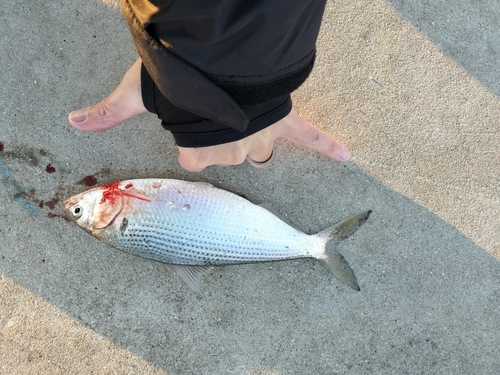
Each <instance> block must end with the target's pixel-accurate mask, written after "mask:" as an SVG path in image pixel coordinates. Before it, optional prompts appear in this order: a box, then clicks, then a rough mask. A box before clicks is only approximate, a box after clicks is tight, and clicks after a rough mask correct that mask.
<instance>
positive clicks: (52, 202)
mask: <svg viewBox="0 0 500 375" xmlns="http://www.w3.org/2000/svg"><path fill="white" fill-rule="evenodd" d="M58 203H59V197H58V196H55V197H54V198H52V199H51V200H50V201H47V202H44V201H40V203H38V207H40V208H43V207H44V206H48V207H49V208H50V209H51V210H53V209H54V208H55V207H56V204H58Z"/></svg>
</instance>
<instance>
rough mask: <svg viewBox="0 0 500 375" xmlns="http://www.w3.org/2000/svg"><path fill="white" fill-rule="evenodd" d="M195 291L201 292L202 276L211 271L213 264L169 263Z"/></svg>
mask: <svg viewBox="0 0 500 375" xmlns="http://www.w3.org/2000/svg"><path fill="white" fill-rule="evenodd" d="M168 266H169V267H170V269H171V270H172V271H174V272H175V273H176V274H177V276H179V277H180V278H181V279H182V280H183V281H184V282H185V283H186V284H187V285H188V286H189V287H190V288H191V289H192V290H193V291H195V292H196V293H200V290H201V277H202V276H203V275H206V274H207V273H209V272H210V270H211V269H212V268H213V267H212V266H183V265H179V264H169V265H168Z"/></svg>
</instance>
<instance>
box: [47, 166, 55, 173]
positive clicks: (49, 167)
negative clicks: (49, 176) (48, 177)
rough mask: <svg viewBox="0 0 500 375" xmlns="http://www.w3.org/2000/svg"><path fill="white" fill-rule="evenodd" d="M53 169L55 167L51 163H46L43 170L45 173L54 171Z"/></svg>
mask: <svg viewBox="0 0 500 375" xmlns="http://www.w3.org/2000/svg"><path fill="white" fill-rule="evenodd" d="M55 171H56V169H55V168H54V167H53V166H52V165H51V164H47V166H46V167H45V172H47V173H54V172H55Z"/></svg>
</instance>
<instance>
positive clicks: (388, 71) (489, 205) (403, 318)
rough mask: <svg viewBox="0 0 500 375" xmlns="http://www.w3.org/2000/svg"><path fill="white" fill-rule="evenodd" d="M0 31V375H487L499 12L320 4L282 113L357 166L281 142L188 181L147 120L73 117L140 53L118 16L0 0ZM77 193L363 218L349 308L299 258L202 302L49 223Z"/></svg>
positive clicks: (342, 292)
mask: <svg viewBox="0 0 500 375" xmlns="http://www.w3.org/2000/svg"><path fill="white" fill-rule="evenodd" d="M0 20H1V26H0V29H1V33H0V36H1V37H0V50H1V51H2V52H1V53H0V77H1V80H0V82H1V83H0V142H1V143H0V149H3V150H2V151H1V152H0V182H1V183H2V186H1V187H0V374H9V375H10V374H169V375H177V374H178V375H180V374H183V375H184V374H213V375H215V374H224V375H225V374H245V375H247V374H248V375H257V374H259V375H291V374H301V375H305V374H454V375H457V374H499V373H500V350H499V348H500V263H499V259H500V218H499V214H498V213H499V212H500V199H499V193H500V188H499V186H500V175H499V165H500V156H499V155H500V136H499V128H500V123H499V118H500V68H499V67H500V43H499V40H500V5H499V3H498V1H494V0H482V1H477V0H463V1H460V2H456V1H453V0H442V1H438V2H430V1H424V0H413V1H403V0H373V1H368V0H364V1H361V0H360V1H348V0H340V1H329V2H328V4H327V9H326V14H325V17H324V24H323V27H322V30H321V35H320V38H319V40H318V58H317V64H316V67H315V69H314V71H313V73H312V76H311V77H310V79H309V80H308V81H307V82H306V84H304V85H303V86H302V87H301V88H300V89H299V90H298V91H297V92H296V93H295V94H294V103H295V107H296V108H297V109H298V111H299V112H300V113H301V114H302V115H303V116H304V117H305V118H307V119H308V120H309V121H311V122H312V123H314V124H316V125H317V126H318V127H320V128H322V129H324V130H325V131H326V132H328V133H329V134H332V135H333V136H335V137H336V138H337V139H339V140H340V141H342V142H343V143H345V144H346V145H347V146H348V147H349V148H350V150H351V151H352V158H351V161H350V162H348V163H346V164H343V165H340V164H337V163H335V162H333V161H332V160H329V159H327V158H326V157H323V156H320V155H318V154H315V153H313V152H312V151H309V150H305V149H303V148H301V147H298V146H296V145H294V144H291V143H289V142H285V141H280V142H278V144H277V146H276V150H275V155H276V156H275V159H274V160H273V162H272V164H271V165H270V166H269V167H268V168H267V169H264V170H256V169H253V168H252V167H250V166H248V165H246V164H245V165H241V166H236V167H230V168H218V167H211V168H208V169H207V170H205V171H204V172H202V173H200V174H194V173H188V172H186V171H184V170H183V169H182V168H180V166H179V165H178V163H177V151H176V147H175V146H174V144H173V141H172V138H171V136H170V135H169V134H168V133H167V132H165V131H163V130H162V128H161V127H160V126H159V123H158V120H157V119H156V118H155V116H154V115H152V114H144V115H141V116H138V117H136V118H134V119H132V120H130V121H128V122H127V123H126V124H124V125H122V126H119V127H117V128H114V129H113V130H110V131H108V132H105V133H99V134H88V133H82V132H78V131H76V130H75V129H73V128H72V127H71V126H70V125H69V124H68V122H67V120H66V118H67V115H68V113H69V112H70V111H72V110H74V109H77V108H80V107H82V106H87V105H90V104H93V103H95V102H97V101H99V100H101V99H102V98H103V97H105V96H106V95H107V94H108V93H109V92H110V91H111V90H112V89H114V87H115V86H116V85H117V84H118V83H119V81H120V79H121V77H122V75H123V74H124V72H125V71H126V70H127V69H128V67H129V66H130V65H131V64H132V63H133V62H134V61H135V59H136V57H137V55H136V51H135V49H134V46H133V44H132V42H131V38H130V35H129V32H128V30H127V28H126V25H125V22H124V20H123V19H122V17H121V14H120V11H119V9H118V8H117V7H116V3H115V1H114V0H107V1H105V0H101V1H97V0H95V1H92V0H86V1H83V0H82V1H73V2H71V1H70V2H68V1H63V0H50V1H32V0H4V1H3V3H2V7H1V8H0ZM49 164H50V165H49ZM89 176H91V177H89ZM85 177H87V180H86V181H87V182H89V180H92V179H93V178H95V181H96V182H97V183H98V184H104V183H107V182H113V181H117V180H124V179H129V178H141V177H164V178H181V179H186V180H191V181H208V182H211V183H213V184H215V185H216V186H219V187H222V188H224V189H227V190H230V191H233V192H235V193H238V194H243V195H244V196H246V197H247V198H248V199H250V200H252V201H253V202H256V203H260V202H270V203H271V204H273V206H274V207H275V208H276V210H277V211H279V212H280V213H281V214H282V215H284V216H286V217H287V218H288V219H289V220H290V221H291V222H292V223H293V224H295V225H296V226H297V227H299V228H300V229H302V230H304V231H306V232H308V233H313V232H317V231H319V230H321V229H323V228H325V227H327V226H329V225H331V224H333V223H335V222H337V221H339V220H341V219H343V218H345V217H347V216H349V215H351V214H354V213H357V212H359V211H362V210H366V209H372V210H373V214H372V216H371V218H370V220H369V222H368V223H367V224H365V225H364V226H363V228H362V229H361V230H360V231H358V232H357V233H356V234H355V235H354V236H353V237H352V238H350V239H349V240H347V241H346V242H344V243H343V245H342V246H341V248H340V250H341V252H342V253H343V254H344V255H345V257H346V258H347V259H348V261H349V263H350V264H351V266H352V268H353V269H354V271H355V273H356V275H357V277H358V280H359V282H360V286H361V292H357V293H356V292H353V291H352V290H350V289H349V288H348V287H346V286H345V285H343V284H341V283H340V282H338V281H337V280H336V279H335V278H333V277H332V276H331V275H330V274H329V273H328V271H326V270H325V269H324V268H323V267H322V266H321V265H320V264H318V263H316V262H313V261H307V260H297V261H289V262H281V263H273V264H258V265H244V266H232V267H225V268H219V269H216V270H214V271H213V272H211V274H210V275H208V276H207V277H205V279H204V285H203V288H202V291H201V293H200V294H198V295H197V294H195V293H193V292H191V291H190V290H189V289H188V288H187V287H186V286H185V285H184V284H183V283H182V281H180V279H179V278H178V277H177V276H176V275H174V274H172V273H171V272H169V270H168V269H167V267H166V266H164V265H162V264H157V263H153V262H150V261H147V260H143V259H139V258H135V257H133V256H130V255H127V254H125V253H122V252H120V251H118V250H114V249H112V248H110V247H108V246H106V245H104V244H102V243H100V242H99V241H97V240H96V239H94V238H92V237H91V236H90V235H88V234H87V233H85V232H84V231H82V230H80V229H79V228H77V227H76V226H75V225H72V224H71V223H69V222H67V221H65V220H63V219H62V218H61V217H60V214H61V202H62V200H63V199H64V198H66V197H68V196H71V195H74V194H76V193H79V192H81V191H84V190H86V189H87V187H86V186H84V184H82V183H83V182H85V181H83V182H82V179H83V178H85Z"/></svg>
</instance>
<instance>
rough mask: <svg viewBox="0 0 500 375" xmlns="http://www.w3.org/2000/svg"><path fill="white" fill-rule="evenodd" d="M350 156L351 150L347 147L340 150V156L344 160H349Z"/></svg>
mask: <svg viewBox="0 0 500 375" xmlns="http://www.w3.org/2000/svg"><path fill="white" fill-rule="evenodd" d="M349 156H350V154H349V151H348V150H347V149H346V148H343V149H342V150H340V153H339V157H340V158H341V159H342V160H343V161H347V160H349Z"/></svg>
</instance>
